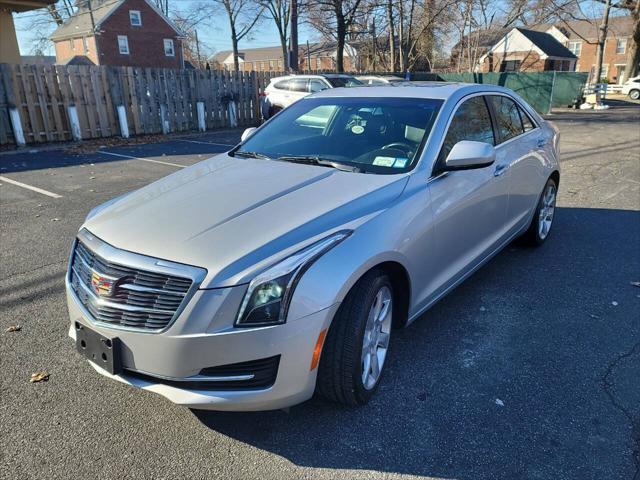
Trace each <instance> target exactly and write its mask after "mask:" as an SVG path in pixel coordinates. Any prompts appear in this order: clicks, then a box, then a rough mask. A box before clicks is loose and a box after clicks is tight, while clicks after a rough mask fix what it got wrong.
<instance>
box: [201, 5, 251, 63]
mask: <svg viewBox="0 0 640 480" xmlns="http://www.w3.org/2000/svg"><path fill="white" fill-rule="evenodd" d="M211 2H212V3H213V4H214V7H213V11H212V12H211V13H213V14H215V13H217V11H219V10H220V9H222V10H224V12H225V13H226V15H227V18H228V20H229V28H230V30H231V47H232V49H233V68H234V70H235V71H236V72H237V71H239V70H240V60H239V55H238V42H240V40H242V39H243V38H245V37H247V36H248V35H249V34H250V33H251V30H252V29H253V27H255V26H256V24H257V23H258V22H259V21H260V20H261V19H262V14H263V12H264V7H263V6H261V5H259V4H258V3H256V2H255V1H254V0H211Z"/></svg>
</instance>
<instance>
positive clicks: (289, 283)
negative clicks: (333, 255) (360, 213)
mask: <svg viewBox="0 0 640 480" xmlns="http://www.w3.org/2000/svg"><path fill="white" fill-rule="evenodd" d="M349 235H351V231H350V230H342V231H340V232H336V233H334V234H333V235H330V236H328V237H326V238H324V239H322V240H320V241H319V242H316V243H314V244H313V245H311V246H309V247H306V248H304V249H302V250H300V251H299V252H297V253H294V254H293V255H291V256H290V257H288V258H285V259H284V260H282V261H281V262H280V263H277V264H276V265H274V266H273V267H271V268H269V269H268V270H266V271H264V272H263V273H261V274H260V275H258V276H257V277H256V278H254V279H253V280H252V281H251V283H250V284H249V288H248V289H247V293H246V294H245V296H244V300H243V301H242V305H241V306H240V311H239V312H238V318H237V319H236V326H237V327H255V326H265V325H277V324H280V323H284V322H285V321H286V319H287V310H288V308H289V303H290V302H291V297H292V295H293V291H294V290H295V287H296V284H297V283H298V281H299V280H300V277H302V274H303V273H304V272H305V271H306V270H307V269H308V268H309V267H310V266H311V265H312V264H313V262H314V261H316V260H317V259H318V258H319V257H320V256H321V255H322V254H324V253H325V252H326V251H327V250H329V249H331V248H333V247H334V246H336V245H337V244H338V243H340V242H341V241H342V240H344V239H345V238H347V237H348V236H349Z"/></svg>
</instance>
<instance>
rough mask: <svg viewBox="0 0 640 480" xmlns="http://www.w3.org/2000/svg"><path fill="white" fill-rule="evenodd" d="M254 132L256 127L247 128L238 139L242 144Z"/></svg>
mask: <svg viewBox="0 0 640 480" xmlns="http://www.w3.org/2000/svg"><path fill="white" fill-rule="evenodd" d="M255 131H256V127H251V128H247V129H246V130H245V131H244V132H242V136H241V137H240V141H241V142H244V141H245V140H246V139H247V138H249V137H250V136H251V135H253V132H255Z"/></svg>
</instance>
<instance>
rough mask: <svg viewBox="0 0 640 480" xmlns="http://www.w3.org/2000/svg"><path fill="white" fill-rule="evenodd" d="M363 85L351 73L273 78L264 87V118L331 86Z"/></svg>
mask: <svg viewBox="0 0 640 480" xmlns="http://www.w3.org/2000/svg"><path fill="white" fill-rule="evenodd" d="M359 85H362V82H360V81H359V80H356V79H355V78H354V77H352V76H351V75H342V74H339V73H335V74H326V75H287V76H286V77H275V78H272V79H271V82H269V85H267V88H265V89H264V97H265V98H264V102H263V103H262V116H263V117H264V119H265V120H266V119H268V118H271V117H273V116H274V115H275V114H276V113H278V112H279V111H280V110H282V109H283V108H287V107H288V106H289V105H291V104H292V103H294V102H297V101H298V100H300V99H301V98H304V97H306V96H307V95H311V94H312V93H316V92H321V91H322V90H328V89H329V88H338V87H353V86H359Z"/></svg>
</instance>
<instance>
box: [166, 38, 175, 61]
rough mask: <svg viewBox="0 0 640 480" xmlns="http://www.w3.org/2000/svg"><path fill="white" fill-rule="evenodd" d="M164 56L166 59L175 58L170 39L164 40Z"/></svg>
mask: <svg viewBox="0 0 640 480" xmlns="http://www.w3.org/2000/svg"><path fill="white" fill-rule="evenodd" d="M164 54H165V56H167V57H175V55H176V51H175V50H174V48H173V40H171V39H170V38H165V39H164Z"/></svg>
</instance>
